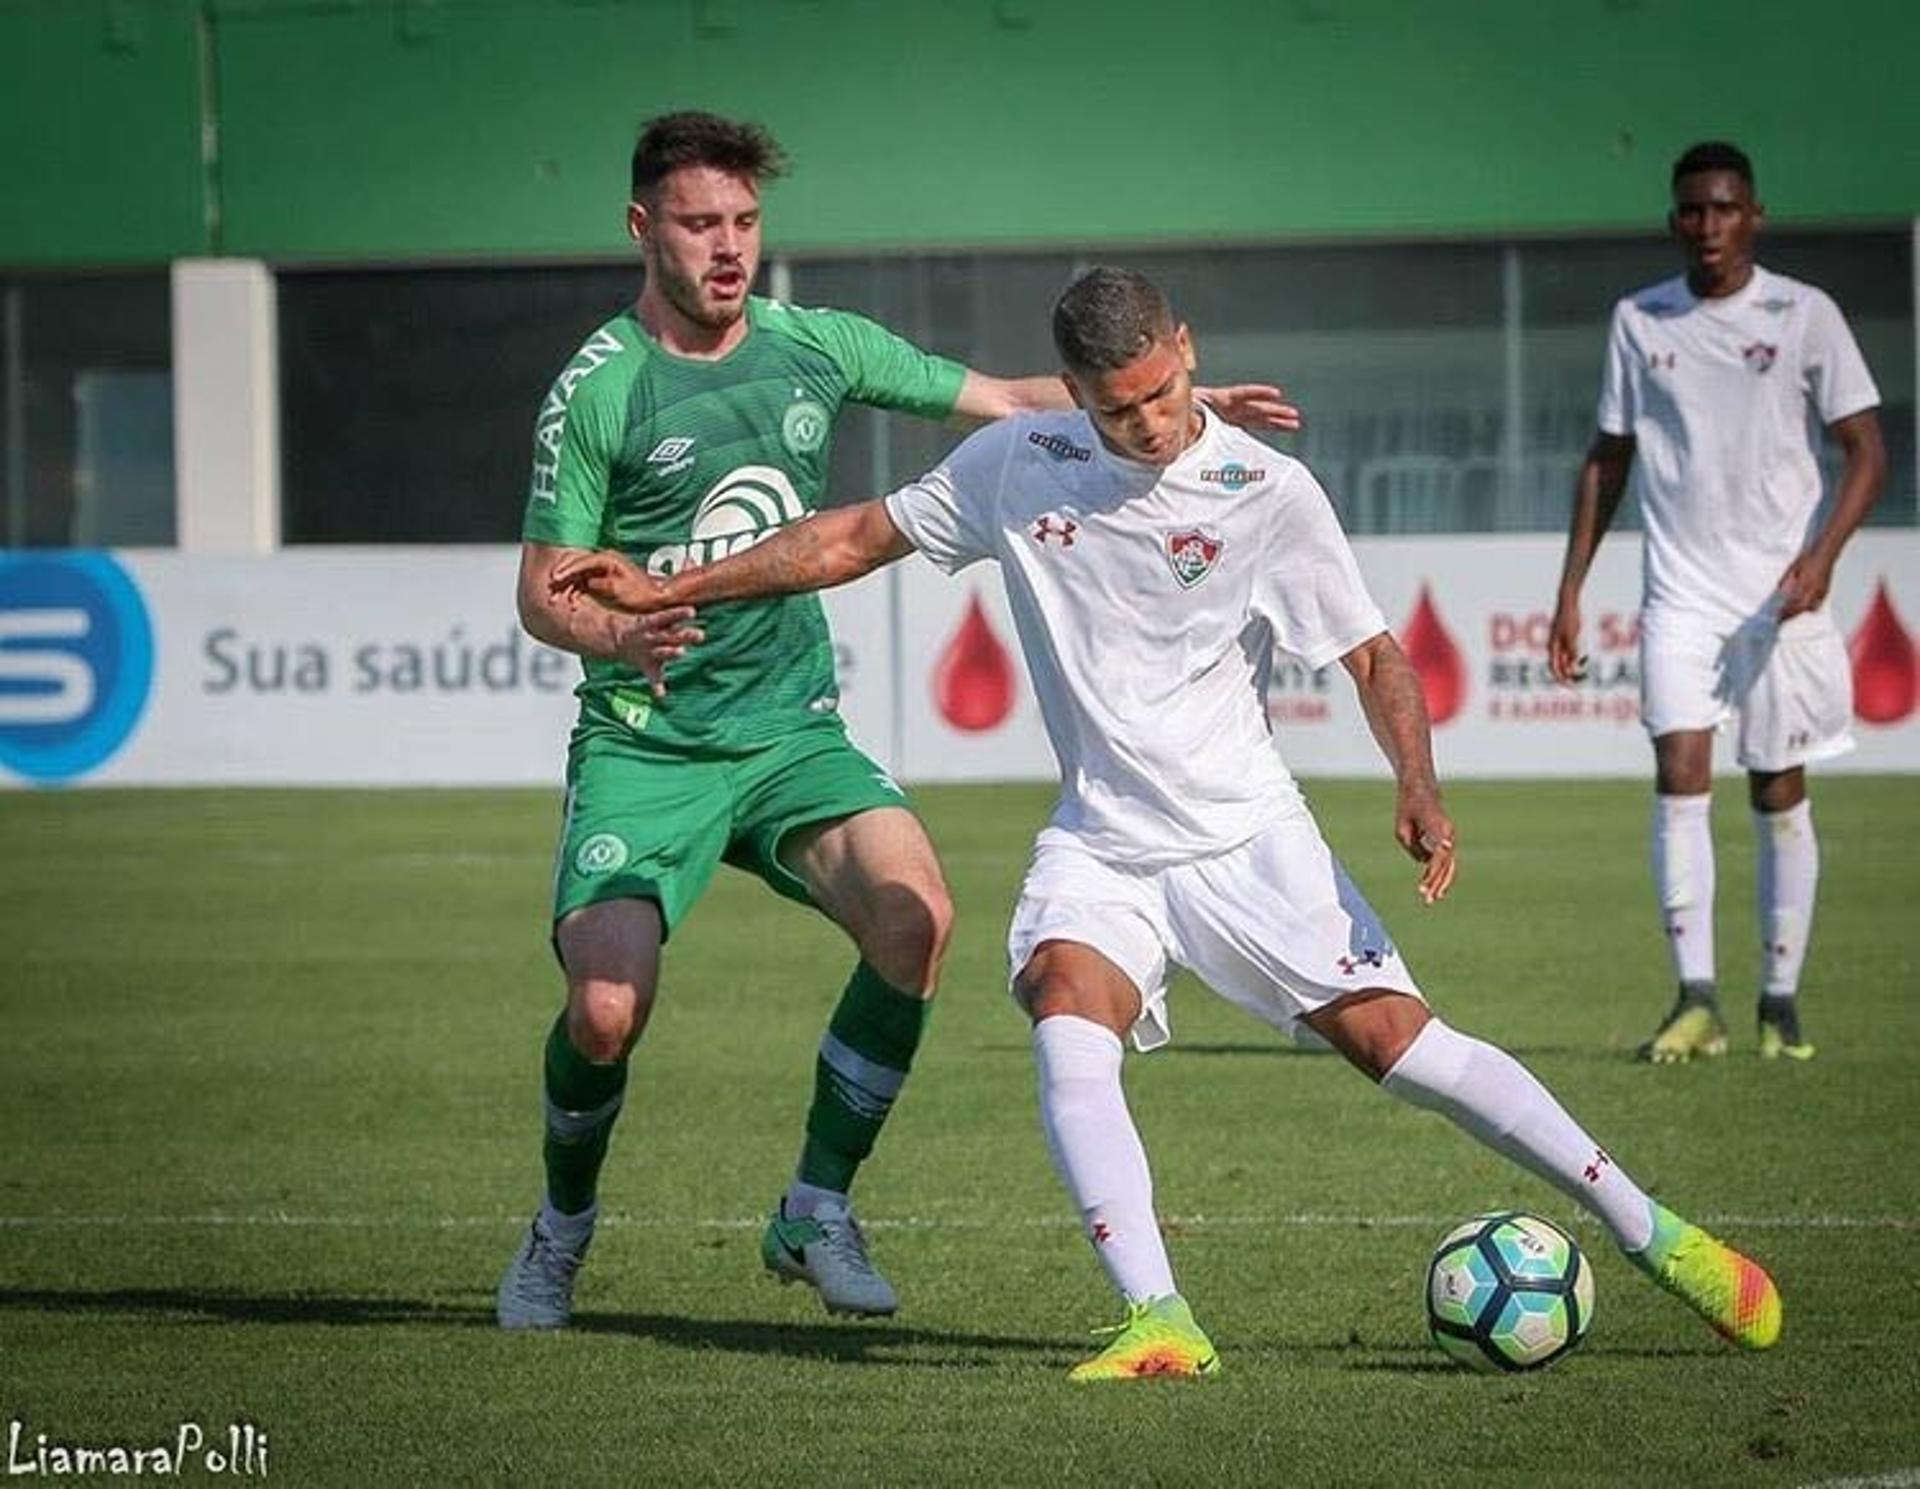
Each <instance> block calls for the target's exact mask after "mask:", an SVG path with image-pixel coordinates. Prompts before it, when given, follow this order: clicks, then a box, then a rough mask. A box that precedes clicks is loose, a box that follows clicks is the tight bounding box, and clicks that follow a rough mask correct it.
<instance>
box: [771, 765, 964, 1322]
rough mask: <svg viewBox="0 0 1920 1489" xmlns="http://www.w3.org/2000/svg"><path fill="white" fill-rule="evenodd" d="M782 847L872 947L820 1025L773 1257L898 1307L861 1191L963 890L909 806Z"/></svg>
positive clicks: (855, 1305)
mask: <svg viewBox="0 0 1920 1489" xmlns="http://www.w3.org/2000/svg"><path fill="white" fill-rule="evenodd" d="M896 799H897V798H896ZM779 856H780V861H781V862H782V864H783V865H785V867H786V868H787V869H788V871H789V872H790V873H792V874H793V875H794V876H795V877H796V878H798V879H799V880H800V881H801V882H802V883H803V884H804V885H805V886H806V892H807V895H808V897H809V898H810V899H811V900H812V901H813V903H814V904H815V905H817V906H819V907H820V909H821V910H823V911H824V912H825V913H826V914H827V915H828V916H829V917H831V918H832V919H833V920H834V921H835V922H836V923H838V924H839V925H840V926H841V927H842V929H844V930H845V931H846V932H847V934H848V935H849V936H850V937H851V938H852V940H853V943H854V946H855V947H856V949H857V950H858V952H859V958H860V959H859V962H858V963H857V964H856V965H855V967H854V970H853V974H852V976H851V977H850V978H849V979H848V981H847V984H846V987H845V988H844V989H842V991H841V994H840V1000H839V1002H838V1003H837V1004H836V1005H835V1007H834V1010H833V1014H832V1017H831V1019H830V1020H829V1021H828V1024H827V1028H826V1031H825V1032H824V1033H823V1034H822V1035H821V1038H820V1045H819V1049H818V1051H817V1053H816V1055H815V1060H814V1094H813V1102H812V1105H811V1106H810V1107H809V1108H808V1111H807V1129H806V1138H805V1141H804V1142H803V1144H802V1146H801V1151H800V1159H799V1162H798V1164H797V1165H796V1167H795V1171H794V1177H793V1181H792V1183H791V1184H790V1185H789V1186H788V1189H787V1193H786V1195H785V1196H784V1197H783V1198H782V1200H781V1202H780V1204H779V1207H778V1208H777V1210H776V1211H775V1214H774V1217H773V1220H772V1222H771V1223H770V1224H769V1225H768V1227H767V1231H766V1235H765V1237H764V1240H763V1246H762V1259H763V1260H764V1261H765V1263H766V1265H767V1267H768V1269H769V1270H771V1271H773V1272H774V1273H775V1274H776V1275H778V1276H781V1277H783V1278H785V1279H786V1280H789V1281H804V1282H808V1283H811V1284H812V1285H813V1286H815V1287H816V1288H818V1289H819V1291H820V1295H821V1298H822V1300H823V1301H824V1302H825V1303H826V1305H827V1307H828V1309H829V1310H830V1311H832V1312H837V1313H853V1314H888V1313H892V1312H893V1311H894V1309H895V1307H896V1306H897V1299H896V1297H895V1295H894V1291H893V1288H892V1287H891V1286H890V1285H889V1284H888V1283H887V1281H886V1279H885V1278H884V1277H882V1276H881V1275H880V1274H879V1273H878V1272H877V1271H875V1270H874V1268H873V1265H872V1262H871V1259H870V1258H869V1257H868V1255H867V1250H866V1245H865V1240H864V1238H863V1237H862V1235H861V1233H860V1228H859V1225H858V1223H857V1222H856V1221H855V1220H854V1218H853V1215H852V1209H851V1205H850V1202H849V1200H848V1197H847V1196H848V1191H849V1190H850V1189H851V1188H852V1187H853V1181H854V1176H855V1175H856V1174H857V1173H858V1172H859V1170H860V1166H861V1164H863V1163H864V1162H865V1161H866V1159H867V1157H868V1155H869V1154H870V1153H872V1151H873V1147H874V1144H875V1142H876V1141H878V1139H879V1136H880V1132H881V1129H882V1128H883V1127H884V1126H885V1124H886V1121H887V1117H888V1115H889V1114H890V1113H891V1112H892V1110H893V1106H894V1103H895V1101H896V1100H897V1099H898V1097H899V1095H900V1092H901V1089H902V1087H903V1086H904V1085H905V1084H906V1080H907V1074H908V1072H909V1071H910V1070H911V1069H912V1067H913V1058H914V1055H915V1053H916V1052H917V1051H918V1049H919V1047H920V1040H921V1037H922V1035H923V1034H924V1032H925V1030H926V1026H927V1016H928V1014H929V1012H930V1011H931V1000H932V998H933V993H934V987H935V983H936V980H937V978H938V975H939V968H940V960H941V958H942V956H943V955H944V954H945V952H946V945H947V935H948V931H949V929H950V927H951V925H952V921H953V909H952V902H951V901H950V899H949V898H948V895H947V887H946V880H945V878H944V876H943V875H942V874H941V871H940V863H939V860H938V858H936V857H935V855H934V851H933V845H932V843H931V842H929V841H928V839H927V834H926V830H925V829H924V828H923V827H922V826H921V825H920V821H919V819H918V818H917V817H915V816H914V815H913V813H912V812H910V811H908V810H906V809H905V808H904V807H900V806H882V807H871V808H868V809H866V810H863V811H859V812H856V813H855V814H853V815H852V816H849V817H845V818H841V819H839V820H837V821H832V822H826V823H812V824H808V825H805V826H802V827H799V828H796V829H794V830H793V831H791V832H789V833H788V834H786V836H785V838H784V840H783V841H782V843H781V845H780V850H779Z"/></svg>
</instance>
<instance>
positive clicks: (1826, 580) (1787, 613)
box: [1779, 553, 1833, 620]
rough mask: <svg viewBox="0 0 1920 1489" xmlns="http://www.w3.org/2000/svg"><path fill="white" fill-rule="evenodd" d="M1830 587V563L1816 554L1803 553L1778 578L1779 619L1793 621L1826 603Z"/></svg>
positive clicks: (1831, 573) (1831, 565)
mask: <svg viewBox="0 0 1920 1489" xmlns="http://www.w3.org/2000/svg"><path fill="white" fill-rule="evenodd" d="M1832 587H1833V564H1832V562H1831V561H1830V560H1827V559H1823V558H1821V557H1819V556H1818V555H1816V554H1812V553H1803V554H1801V555H1800V556H1799V557H1798V558H1796V559H1795V560H1794V561H1793V562H1792V563H1790V564H1788V565H1787V572H1786V573H1784V574H1782V575H1781V576H1780V588H1779V596H1780V619H1782V620H1792V619H1793V618H1794V616H1796V615H1804V614H1806V612H1807V611H1809V610H1818V609H1819V608H1820V607H1821V606H1822V605H1823V604H1825V603H1826V599H1827V591H1828V590H1829V589H1831V588H1832Z"/></svg>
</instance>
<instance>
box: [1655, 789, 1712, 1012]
mask: <svg viewBox="0 0 1920 1489" xmlns="http://www.w3.org/2000/svg"><path fill="white" fill-rule="evenodd" d="M1712 807H1713V798H1712V797H1711V796H1710V795H1705V794H1703V795H1700V796H1655V797H1654V799H1653V885H1654V888H1655V889H1656V890H1657V891H1658V892H1659V895H1660V923H1661V926H1662V927H1663V928H1664V929H1665V931H1666V933H1667V947H1668V949H1669V950H1670V951H1671V952H1672V953H1673V970H1674V972H1675V973H1676V974H1677V975H1678V977H1679V979H1680V981H1681V983H1682V984H1687V983H1703V982H1704V983H1711V982H1712V981H1713V883H1714V873H1713V821H1712V816H1711V812H1712Z"/></svg>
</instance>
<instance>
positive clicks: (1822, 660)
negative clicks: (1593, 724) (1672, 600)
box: [1640, 610, 1854, 771]
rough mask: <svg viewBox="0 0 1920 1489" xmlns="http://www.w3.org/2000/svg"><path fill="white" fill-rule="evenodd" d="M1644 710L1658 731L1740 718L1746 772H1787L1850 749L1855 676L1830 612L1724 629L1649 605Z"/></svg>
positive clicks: (1643, 641)
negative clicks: (1780, 622)
mask: <svg viewBox="0 0 1920 1489" xmlns="http://www.w3.org/2000/svg"><path fill="white" fill-rule="evenodd" d="M1640 718H1641V721H1642V722H1643V723H1644V724H1645V725H1646V726H1647V733H1648V734H1650V735H1651V736H1653V737H1654V738H1655V739H1658V738H1659V737H1660V736H1661V735H1663V734H1672V733H1674V732H1675V731H1676V730H1683V729H1719V728H1721V727H1723V726H1724V725H1725V724H1726V723H1727V722H1728V721H1729V720H1730V719H1737V720H1738V732H1737V734H1736V736H1735V739H1736V745H1735V749H1736V755H1737V758H1738V760H1739V762H1740V764H1741V766H1743V767H1744V768H1745V769H1747V770H1768V771H1772V770H1791V769H1793V768H1794V767H1795V766H1798V765H1805V764H1807V763H1808V762H1809V761H1813V760H1827V759H1831V758H1832V757H1833V756H1835V755H1844V754H1845V753H1846V752H1847V751H1848V750H1850V749H1852V748H1853V744H1854V740H1853V676H1852V672H1851V670H1850V669H1849V667H1848V663H1847V648H1846V643H1845V642H1844V641H1842V640H1841V637H1840V628H1839V627H1838V626H1836V625H1835V624H1834V623H1833V617H1832V616H1831V615H1830V614H1828V613H1827V612H1826V611H1825V610H1818V611H1813V612H1811V613H1809V614H1805V615H1796V616H1795V617H1794V618H1793V619H1792V620H1790V621H1788V622H1787V623H1786V624H1785V625H1777V624H1776V623H1775V622H1774V621H1773V619H1772V617H1771V616H1770V615H1760V616H1755V617H1754V618H1753V619H1752V620H1750V621H1748V622H1747V623H1746V624H1745V625H1742V626H1739V627H1728V626H1725V625H1720V624H1716V623H1714V622H1712V621H1710V620H1706V619H1704V618H1699V617H1694V616H1687V615H1674V614H1659V613H1649V614H1648V615H1647V616H1646V618H1645V620H1644V622H1643V624H1642V626H1641V629H1640Z"/></svg>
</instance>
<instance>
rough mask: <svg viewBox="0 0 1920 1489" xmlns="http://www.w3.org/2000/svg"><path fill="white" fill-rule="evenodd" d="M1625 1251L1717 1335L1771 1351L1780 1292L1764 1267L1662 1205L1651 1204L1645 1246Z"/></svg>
mask: <svg viewBox="0 0 1920 1489" xmlns="http://www.w3.org/2000/svg"><path fill="white" fill-rule="evenodd" d="M1628 1255H1629V1257H1630V1258H1631V1259H1632V1261H1633V1262H1634V1263H1635V1265H1637V1266H1638V1267H1639V1268H1640V1269H1641V1270H1642V1271H1643V1272H1645V1273H1646V1274H1647V1275H1648V1276H1649V1277H1651V1278H1652V1279H1653V1280H1654V1281H1655V1282H1657V1283H1659V1284H1660V1286H1662V1287H1663V1288H1665V1289H1666V1290H1667V1291H1668V1292H1670V1293H1672V1294H1673V1295H1674V1296H1675V1297H1676V1298H1678V1299H1680V1301H1681V1302H1683V1303H1685V1304H1686V1305H1687V1306H1688V1307H1689V1308H1691V1309H1692V1310H1693V1311H1694V1312H1695V1313H1697V1314H1699V1315H1700V1316H1701V1317H1702V1318H1704V1319H1705V1320H1706V1321H1707V1322H1708V1324H1710V1325H1711V1326H1712V1328H1713V1331H1714V1332H1715V1333H1716V1334H1718V1335H1719V1336H1720V1337H1721V1338H1722V1339H1725V1340H1728V1341H1729V1342H1731V1343H1734V1344H1737V1345H1739V1346H1740V1347H1741V1348H1742V1349H1772V1348H1773V1346H1774V1345H1776V1344H1778V1343H1779V1342H1780V1326H1781V1318H1782V1314H1781V1307H1780V1290H1779V1289H1778V1288H1777V1287H1775V1286H1774V1285H1773V1279H1772V1278H1771V1277H1769V1276H1768V1275H1767V1269H1766V1268H1765V1267H1763V1266H1761V1265H1760V1263H1758V1262H1757V1261H1754V1260H1753V1259H1752V1258H1751V1257H1746V1256H1742V1255H1741V1254H1740V1253H1739V1252H1737V1251H1735V1250H1734V1249H1733V1248H1732V1247H1731V1246H1729V1245H1727V1244H1726V1243H1725V1242H1723V1241H1717V1240H1715V1239H1714V1238H1713V1237H1712V1236H1710V1235H1708V1234H1707V1233H1706V1232H1705V1231H1703V1230H1702V1229H1701V1228H1700V1227H1699V1226H1697V1225H1689V1224H1688V1223H1687V1222H1686V1221H1684V1220H1682V1219H1681V1218H1680V1217H1679V1216H1678V1215H1676V1214H1674V1213H1673V1211H1671V1210H1669V1209H1667V1208H1666V1207H1665V1206H1663V1205H1655V1206H1654V1207H1653V1240H1652V1241H1650V1242H1649V1243H1648V1244H1647V1249H1646V1250H1645V1251H1635V1252H1629V1253H1628Z"/></svg>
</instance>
